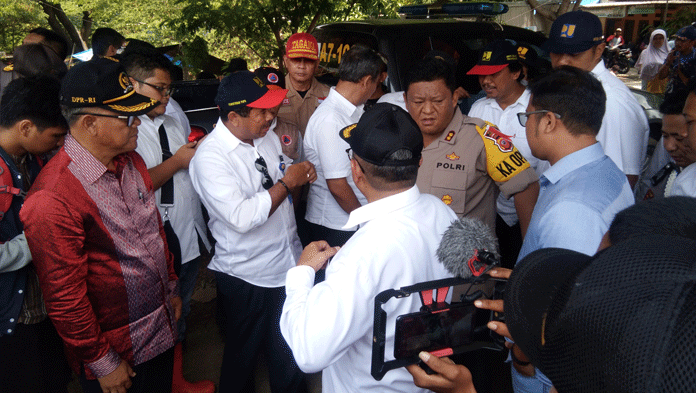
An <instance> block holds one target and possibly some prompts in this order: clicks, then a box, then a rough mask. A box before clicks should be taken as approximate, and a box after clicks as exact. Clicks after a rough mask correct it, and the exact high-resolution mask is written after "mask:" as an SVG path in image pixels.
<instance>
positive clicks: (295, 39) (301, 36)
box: [285, 33, 319, 60]
mask: <svg viewBox="0 0 696 393" xmlns="http://www.w3.org/2000/svg"><path fill="white" fill-rule="evenodd" d="M285 55H286V56H287V57H289V58H291V59H297V58H300V57H303V58H305V59H310V60H319V45H318V44H317V39H316V38H314V36H313V35H311V34H309V33H295V34H293V35H291V36H290V38H288V43H287V44H286V45H285Z"/></svg>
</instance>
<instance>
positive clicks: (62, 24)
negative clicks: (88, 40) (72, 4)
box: [37, 0, 87, 53]
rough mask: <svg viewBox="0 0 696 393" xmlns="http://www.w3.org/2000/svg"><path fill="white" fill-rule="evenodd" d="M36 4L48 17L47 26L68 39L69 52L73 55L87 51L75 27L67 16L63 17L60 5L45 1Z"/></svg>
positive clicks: (63, 13) (38, 0)
mask: <svg viewBox="0 0 696 393" xmlns="http://www.w3.org/2000/svg"><path fill="white" fill-rule="evenodd" d="M37 2H38V3H39V4H40V5H41V8H43V11H44V13H46V15H48V24H49V25H50V26H51V28H52V29H53V30H54V31H56V32H57V33H60V34H63V35H64V36H65V37H66V38H67V39H68V43H69V44H70V49H71V50H70V51H69V52H71V53H75V52H81V51H83V50H86V49H87V45H85V42H84V41H83V40H82V38H81V37H80V34H79V33H78V32H77V29H76V28H75V25H73V24H72V22H70V19H68V16H67V15H65V12H64V11H63V8H61V6H60V4H53V3H49V2H47V1H45V0H37Z"/></svg>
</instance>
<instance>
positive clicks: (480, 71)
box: [466, 64, 508, 75]
mask: <svg viewBox="0 0 696 393" xmlns="http://www.w3.org/2000/svg"><path fill="white" fill-rule="evenodd" d="M507 66H508V65H507V64H499V65H475V66H474V68H472V69H470V70H469V72H467V73H466V74H467V75H493V74H495V73H496V72H498V71H500V70H502V69H503V68H505V67H507Z"/></svg>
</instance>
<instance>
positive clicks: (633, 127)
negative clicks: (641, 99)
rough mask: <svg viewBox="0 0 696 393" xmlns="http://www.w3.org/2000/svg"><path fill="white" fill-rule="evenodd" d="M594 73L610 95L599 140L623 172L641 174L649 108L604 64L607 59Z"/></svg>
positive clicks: (648, 132) (648, 129)
mask: <svg viewBox="0 0 696 393" xmlns="http://www.w3.org/2000/svg"><path fill="white" fill-rule="evenodd" d="M592 74H593V75H594V76H595V77H597V79H599V81H600V82H602V87H603V88H604V92H605V93H606V95H607V108H606V112H605V113H604V118H603V119H602V128H600V129H599V134H598V135H597V140H598V141H599V143H600V144H601V145H602V149H604V153H605V154H606V155H608V156H609V158H611V159H612V161H614V164H616V166H618V167H619V169H621V171H623V173H625V174H627V175H640V172H641V169H642V166H643V161H644V160H645V155H646V153H647V147H648V137H649V135H650V127H649V126H648V118H647V116H646V115H645V111H643V108H642V107H641V106H640V104H639V103H638V101H636V98H635V97H634V96H633V93H631V91H630V90H628V87H626V85H625V84H624V83H623V82H621V80H620V79H619V78H617V77H616V76H614V74H612V73H611V72H609V70H607V69H606V67H604V62H602V61H600V62H599V63H597V65H596V66H595V68H594V69H593V70H592ZM582 104H583V103H582V102H578V105H582Z"/></svg>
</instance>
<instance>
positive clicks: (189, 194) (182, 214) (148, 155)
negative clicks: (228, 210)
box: [135, 114, 210, 263]
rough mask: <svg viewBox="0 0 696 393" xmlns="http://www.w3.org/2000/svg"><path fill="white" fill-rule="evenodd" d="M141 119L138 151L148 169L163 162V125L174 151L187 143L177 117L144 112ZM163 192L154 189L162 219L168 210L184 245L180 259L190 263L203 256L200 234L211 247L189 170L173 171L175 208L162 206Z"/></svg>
mask: <svg viewBox="0 0 696 393" xmlns="http://www.w3.org/2000/svg"><path fill="white" fill-rule="evenodd" d="M138 118H139V119H140V125H139V126H138V147H137V148H136V149H135V151H136V152H137V153H138V154H140V156H141V157H142V158H143V161H145V165H147V167H148V169H149V168H152V167H155V166H157V165H159V164H161V163H162V145H161V144H160V139H159V127H160V125H164V129H165V130H166V132H167V141H168V142H169V151H171V152H172V154H174V153H176V151H177V150H179V148H180V147H181V146H183V145H185V144H186V143H188V141H187V139H186V138H187V137H186V135H188V134H187V133H184V130H183V129H182V127H181V124H180V123H179V122H178V120H177V119H176V118H174V117H170V116H168V115H166V114H164V115H161V116H157V117H155V118H154V120H153V119H150V118H149V117H148V116H147V115H141V116H138ZM161 194H162V189H161V188H160V189H158V190H157V191H155V198H156V200H157V208H158V209H159V212H160V215H161V216H162V219H164V218H165V213H167V214H168V215H169V218H170V220H171V224H172V228H173V229H174V232H175V233H176V236H177V237H178V238H179V243H180V245H181V262H182V263H186V262H189V261H191V260H192V259H194V258H196V257H198V256H199V255H201V254H200V249H199V248H198V235H199V234H200V237H201V240H202V241H203V244H205V246H206V248H207V249H208V250H210V242H208V236H207V233H208V232H207V230H206V226H205V220H204V219H203V212H202V209H201V201H200V199H198V194H196V191H195V190H194V189H193V185H192V184H191V177H190V176H189V172H188V171H187V170H180V171H177V172H176V173H175V174H174V206H173V207H169V208H166V207H163V206H162V204H161V199H160V198H161ZM196 232H198V233H196Z"/></svg>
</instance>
